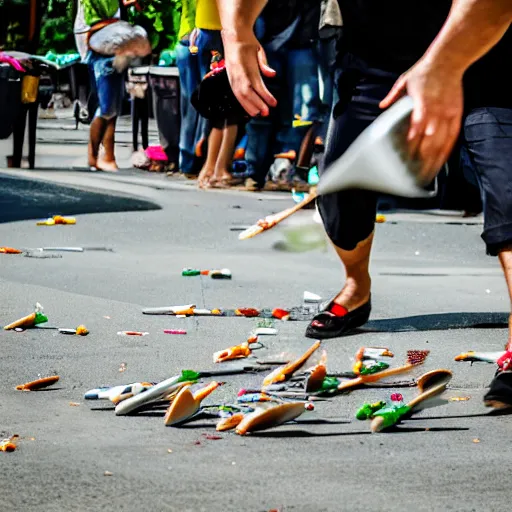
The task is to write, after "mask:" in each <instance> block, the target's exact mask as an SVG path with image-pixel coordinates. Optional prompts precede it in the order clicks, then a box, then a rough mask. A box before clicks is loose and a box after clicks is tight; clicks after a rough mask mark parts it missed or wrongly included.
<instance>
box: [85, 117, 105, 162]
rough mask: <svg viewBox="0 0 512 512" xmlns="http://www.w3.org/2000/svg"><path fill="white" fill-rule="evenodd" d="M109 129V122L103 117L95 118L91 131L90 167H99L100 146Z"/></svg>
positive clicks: (89, 147)
mask: <svg viewBox="0 0 512 512" xmlns="http://www.w3.org/2000/svg"><path fill="white" fill-rule="evenodd" d="M106 129H107V121H106V120H105V119H103V118H102V117H99V116H97V117H95V118H94V119H93V121H92V123H91V127H90V129H89V146H88V151H87V152H88V161H89V167H97V164H98V152H99V150H100V144H101V141H102V140H103V137H104V135H105V130H106Z"/></svg>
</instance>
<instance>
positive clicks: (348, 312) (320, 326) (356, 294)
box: [306, 276, 372, 339]
mask: <svg viewBox="0 0 512 512" xmlns="http://www.w3.org/2000/svg"><path fill="white" fill-rule="evenodd" d="M370 290H371V279H370V277H369V276H368V277H367V278H366V279H364V280H363V279H362V280H361V282H356V281H355V280H354V279H352V278H351V279H348V280H347V282H346V284H345V286H344V287H343V289H342V290H341V292H340V293H339V294H338V295H337V296H336V297H335V298H334V299H333V300H332V301H330V302H329V303H328V304H327V305H326V307H325V309H324V311H322V312H321V313H319V314H318V315H316V316H315V317H314V318H313V320H312V321H311V323H310V324H309V326H308V328H307V329H306V337H308V338H315V339H327V338H337V337H338V336H342V335H343V334H345V333H346V332H348V331H351V330H353V329H356V328H357V327H361V326H362V325H364V324H365V323H366V322H367V321H368V319H369V317H370V312H371V309H372V305H371V293H370Z"/></svg>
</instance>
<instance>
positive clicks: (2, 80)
mask: <svg viewBox="0 0 512 512" xmlns="http://www.w3.org/2000/svg"><path fill="white" fill-rule="evenodd" d="M20 105H21V75H20V73H19V72H18V71H16V70H15V69H13V68H12V67H11V66H10V65H8V64H0V119H1V122H0V139H7V138H8V137H10V136H11V134H12V132H13V129H14V122H15V120H16V118H17V115H18V111H19V108H20Z"/></svg>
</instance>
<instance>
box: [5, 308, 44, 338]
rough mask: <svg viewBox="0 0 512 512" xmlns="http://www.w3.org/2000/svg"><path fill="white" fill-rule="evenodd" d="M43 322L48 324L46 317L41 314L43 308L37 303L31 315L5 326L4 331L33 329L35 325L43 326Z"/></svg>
mask: <svg viewBox="0 0 512 512" xmlns="http://www.w3.org/2000/svg"><path fill="white" fill-rule="evenodd" d="M45 322H48V317H46V316H45V315H44V314H43V307H42V306H41V304H39V302H38V303H37V304H36V308H35V311H34V312H33V313H31V314H30V315H27V316H24V317H23V318H20V319H18V320H16V321H15V322H12V323H10V324H9V325H6V326H5V327H4V330H6V331H9V330H11V329H15V328H16V327H23V328H25V329H26V328H27V327H34V326H35V325H38V324H43V323H45Z"/></svg>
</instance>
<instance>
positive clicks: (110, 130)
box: [96, 117, 119, 172]
mask: <svg viewBox="0 0 512 512" xmlns="http://www.w3.org/2000/svg"><path fill="white" fill-rule="evenodd" d="M116 121H117V117H113V118H111V119H108V120H106V128H105V133H104V135H103V141H102V142H103V147H104V148H105V154H104V155H103V156H102V157H100V158H98V160H97V165H96V167H97V168H98V169H100V170H102V171H109V172H115V171H117V170H119V167H118V166H117V163H116V157H115V135H116Z"/></svg>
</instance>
